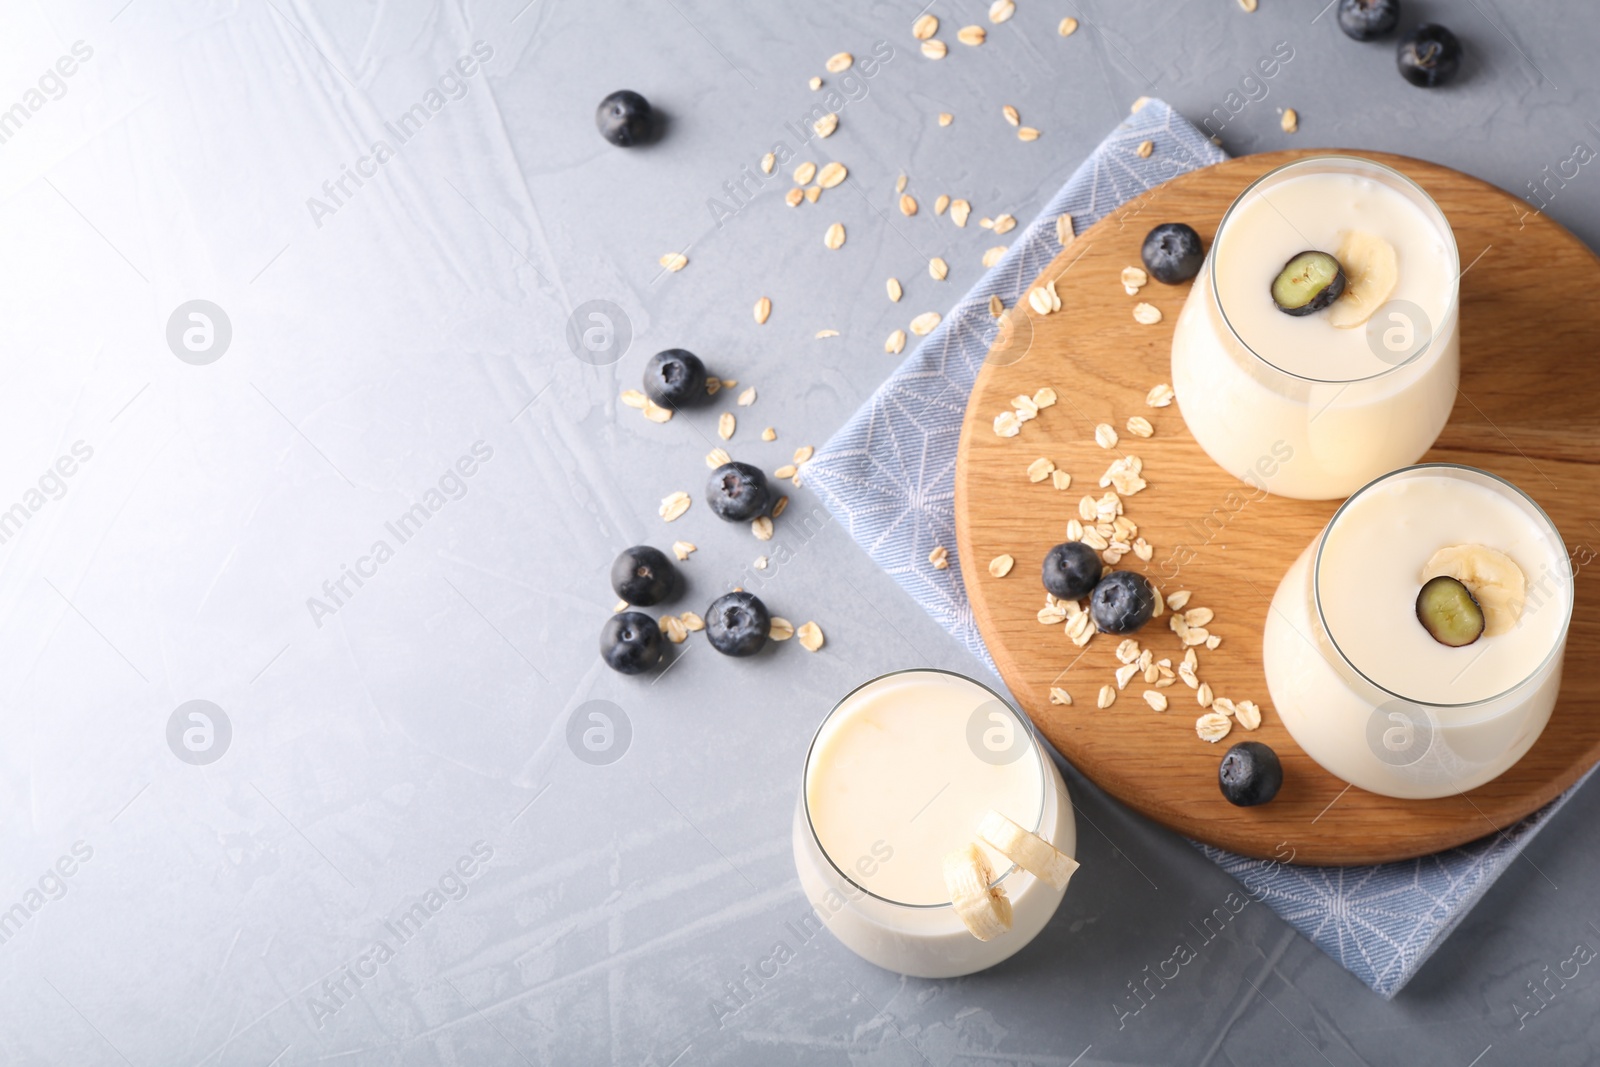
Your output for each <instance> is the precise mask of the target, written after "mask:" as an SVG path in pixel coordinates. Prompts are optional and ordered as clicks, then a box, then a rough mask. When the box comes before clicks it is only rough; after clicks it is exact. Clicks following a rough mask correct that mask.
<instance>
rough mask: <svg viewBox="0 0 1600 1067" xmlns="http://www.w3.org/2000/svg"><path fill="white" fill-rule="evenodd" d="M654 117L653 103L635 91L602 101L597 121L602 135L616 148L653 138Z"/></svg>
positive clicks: (595, 117) (624, 91) (596, 117)
mask: <svg viewBox="0 0 1600 1067" xmlns="http://www.w3.org/2000/svg"><path fill="white" fill-rule="evenodd" d="M653 121H654V120H653V118H652V115H651V111H650V101H648V100H646V99H645V98H644V97H642V96H640V95H639V94H638V93H636V92H633V91H632V90H631V89H619V90H618V91H616V92H614V93H612V94H611V95H610V96H608V97H606V98H605V99H604V100H602V101H600V107H599V109H598V110H596V111H595V113H594V122H595V125H596V126H599V127H600V136H602V137H604V138H605V139H606V140H608V141H610V142H611V143H612V144H614V145H619V146H621V147H623V148H629V147H631V146H633V145H636V144H643V143H644V142H645V141H648V140H649V139H650V134H651V125H652V123H653Z"/></svg>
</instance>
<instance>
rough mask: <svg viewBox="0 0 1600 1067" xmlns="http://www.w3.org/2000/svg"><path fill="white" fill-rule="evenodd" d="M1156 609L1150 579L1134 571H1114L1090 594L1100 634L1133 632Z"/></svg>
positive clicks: (1154, 594)
mask: <svg viewBox="0 0 1600 1067" xmlns="http://www.w3.org/2000/svg"><path fill="white" fill-rule="evenodd" d="M1155 611H1156V591H1155V590H1154V589H1153V588H1151V586H1150V580H1149V579H1148V578H1146V577H1145V576H1144V575H1142V574H1135V573H1133V572H1132V571H1112V572H1111V573H1110V574H1108V575H1106V576H1105V577H1104V578H1102V579H1100V584H1099V585H1097V586H1095V587H1094V593H1093V594H1092V595H1091V596H1090V597H1089V614H1090V616H1091V617H1092V618H1093V619H1094V624H1095V626H1097V627H1099V629H1100V632H1101V633H1108V634H1131V633H1133V631H1135V630H1137V629H1138V628H1139V627H1141V626H1143V625H1144V624H1145V623H1147V622H1149V621H1150V617H1151V616H1152V615H1154V614H1155Z"/></svg>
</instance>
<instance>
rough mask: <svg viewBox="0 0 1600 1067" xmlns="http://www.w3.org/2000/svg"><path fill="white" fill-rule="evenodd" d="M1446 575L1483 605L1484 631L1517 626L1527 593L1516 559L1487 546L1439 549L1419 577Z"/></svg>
mask: <svg viewBox="0 0 1600 1067" xmlns="http://www.w3.org/2000/svg"><path fill="white" fill-rule="evenodd" d="M1441 574H1445V575H1449V576H1450V577H1451V578H1454V579H1455V580H1456V581H1458V582H1460V583H1461V584H1462V585H1464V586H1466V587H1467V589H1468V590H1469V591H1470V592H1471V593H1472V596H1473V599H1475V600H1476V601H1477V602H1478V604H1479V606H1480V607H1482V608H1483V632H1484V635H1485V636H1487V637H1496V636H1498V635H1500V634H1503V633H1509V632H1510V631H1512V630H1514V629H1516V626H1517V620H1518V619H1520V618H1522V606H1523V604H1524V602H1526V600H1527V596H1528V580H1527V578H1526V577H1525V576H1524V575H1523V573H1522V568H1521V567H1519V566H1517V563H1516V561H1515V560H1513V559H1512V558H1511V557H1510V556H1508V555H1506V554H1505V553H1504V552H1500V551H1498V550H1496V549H1493V548H1490V547H1489V546H1488V545H1451V546H1450V547H1449V548H1441V549H1440V550H1439V551H1437V552H1435V553H1434V554H1433V558H1431V559H1429V560H1428V562H1427V563H1426V564H1425V565H1424V566H1423V568H1422V580H1423V581H1424V582H1426V581H1428V580H1429V579H1430V578H1437V577H1438V576H1439V575H1441Z"/></svg>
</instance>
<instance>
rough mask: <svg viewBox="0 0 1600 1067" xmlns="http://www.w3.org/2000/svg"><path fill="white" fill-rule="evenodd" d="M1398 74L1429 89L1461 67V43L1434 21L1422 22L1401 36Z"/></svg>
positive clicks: (1450, 76) (1446, 79)
mask: <svg viewBox="0 0 1600 1067" xmlns="http://www.w3.org/2000/svg"><path fill="white" fill-rule="evenodd" d="M1395 59H1396V61H1397V62H1398V63H1399V64H1400V76H1401V77H1402V78H1404V79H1405V80H1406V81H1408V82H1410V83H1411V84H1412V85H1417V86H1421V87H1422V88H1424V89H1432V88H1434V87H1435V86H1438V85H1443V84H1444V83H1445V82H1447V81H1449V80H1450V79H1451V78H1454V77H1455V76H1456V71H1457V70H1459V69H1461V42H1460V41H1459V40H1457V39H1456V35H1455V34H1453V33H1451V32H1450V31H1449V30H1447V29H1445V28H1444V27H1443V26H1440V25H1438V24H1436V23H1432V22H1425V23H1423V24H1422V25H1421V26H1418V27H1417V28H1416V29H1414V30H1412V31H1411V32H1410V33H1408V34H1406V35H1405V36H1404V37H1402V38H1401V39H1400V50H1399V52H1398V53H1396V56H1395Z"/></svg>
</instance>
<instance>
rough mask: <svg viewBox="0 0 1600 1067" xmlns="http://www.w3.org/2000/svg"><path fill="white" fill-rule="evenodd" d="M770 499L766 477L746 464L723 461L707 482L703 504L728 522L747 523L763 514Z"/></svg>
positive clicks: (755, 468)
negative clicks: (704, 502)
mask: <svg viewBox="0 0 1600 1067" xmlns="http://www.w3.org/2000/svg"><path fill="white" fill-rule="evenodd" d="M771 502H772V494H771V493H770V492H768V490H767V476H766V475H765V474H762V473H761V469H760V468H759V467H752V466H750V464H748V463H738V462H731V463H724V464H723V465H722V466H720V467H718V468H717V469H716V470H714V471H712V472H711V478H710V479H709V480H708V481H707V482H706V503H707V504H708V505H710V507H711V510H712V511H713V512H715V513H716V514H717V516H719V517H720V518H724V519H727V520H728V521H729V522H749V521H750V520H751V519H754V518H755V517H756V516H758V515H764V514H766V511H767V506H768V505H769V504H770V503H771Z"/></svg>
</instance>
